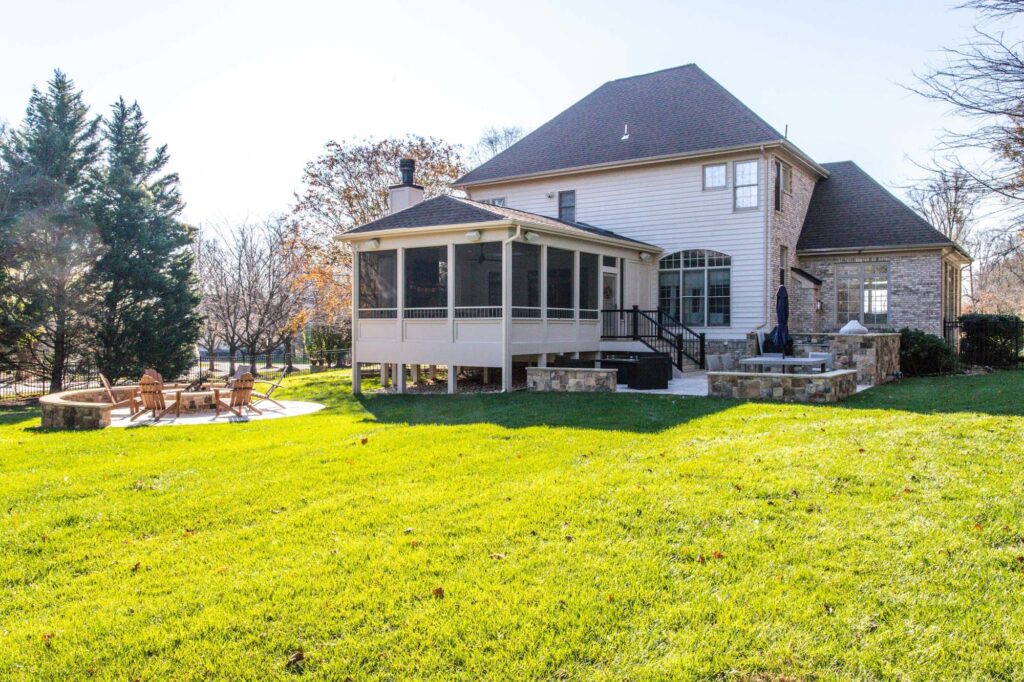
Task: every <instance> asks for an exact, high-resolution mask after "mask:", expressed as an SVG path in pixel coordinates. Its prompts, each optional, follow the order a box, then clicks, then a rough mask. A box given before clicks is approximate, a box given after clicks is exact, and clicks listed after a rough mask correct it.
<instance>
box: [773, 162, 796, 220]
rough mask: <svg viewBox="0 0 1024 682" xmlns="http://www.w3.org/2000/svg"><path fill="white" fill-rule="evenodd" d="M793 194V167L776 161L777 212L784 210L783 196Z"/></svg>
mask: <svg viewBox="0 0 1024 682" xmlns="http://www.w3.org/2000/svg"><path fill="white" fill-rule="evenodd" d="M792 193H793V167H792V166H790V165H789V164H788V163H785V162H784V161H779V160H778V159H776V160H775V210H776V211H781V210H782V195H783V194H792Z"/></svg>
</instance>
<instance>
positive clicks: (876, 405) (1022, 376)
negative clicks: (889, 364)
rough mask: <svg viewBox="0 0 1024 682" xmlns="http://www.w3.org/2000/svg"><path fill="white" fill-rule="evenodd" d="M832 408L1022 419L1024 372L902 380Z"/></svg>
mask: <svg viewBox="0 0 1024 682" xmlns="http://www.w3.org/2000/svg"><path fill="white" fill-rule="evenodd" d="M833 407H836V408H841V409H851V410H899V411H902V412H915V413H919V414H952V413H975V414H988V415H993V416H1014V417H1019V416H1024V371H1019V370H1006V371H1001V372H994V373H992V374H978V375H971V376H965V375H950V376H941V377H921V378H916V379H904V380H903V381H901V382H899V383H890V384H885V385H884V386H877V387H875V388H872V389H869V390H867V391H864V392H862V393H858V394H857V395H855V396H852V397H850V398H848V399H847V400H845V401H844V402H841V403H839V404H837V405H834V406H833Z"/></svg>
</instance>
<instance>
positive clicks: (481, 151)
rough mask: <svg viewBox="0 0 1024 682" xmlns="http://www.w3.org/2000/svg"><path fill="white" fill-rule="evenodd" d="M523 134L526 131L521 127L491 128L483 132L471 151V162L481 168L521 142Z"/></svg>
mask: <svg viewBox="0 0 1024 682" xmlns="http://www.w3.org/2000/svg"><path fill="white" fill-rule="evenodd" d="M523 134H524V131H523V129H522V128H520V127H519V126H505V127H502V128H496V127H494V126H491V127H490V128H488V129H487V130H485V131H484V132H483V134H482V135H481V136H480V139H479V140H478V141H477V143H476V145H475V146H474V147H473V148H472V149H471V150H470V153H469V160H470V162H471V163H472V164H473V165H474V166H479V165H480V164H482V163H484V162H486V161H488V160H490V159H492V158H493V157H495V156H497V155H498V154H500V153H501V152H503V151H505V150H506V149H508V148H509V147H511V146H512V145H514V144H515V143H516V142H518V141H519V140H521V139H522V137H523Z"/></svg>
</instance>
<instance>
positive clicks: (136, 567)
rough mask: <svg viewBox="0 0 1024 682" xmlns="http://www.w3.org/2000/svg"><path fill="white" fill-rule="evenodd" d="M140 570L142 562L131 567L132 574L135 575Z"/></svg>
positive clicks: (137, 562)
mask: <svg viewBox="0 0 1024 682" xmlns="http://www.w3.org/2000/svg"><path fill="white" fill-rule="evenodd" d="M140 568H142V562H141V561H136V562H135V565H134V566H132V573H137V572H138V570H139V569H140Z"/></svg>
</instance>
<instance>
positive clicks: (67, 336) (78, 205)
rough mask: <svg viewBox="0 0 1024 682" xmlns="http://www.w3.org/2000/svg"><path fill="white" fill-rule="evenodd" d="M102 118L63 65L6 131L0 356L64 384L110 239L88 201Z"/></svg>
mask: <svg viewBox="0 0 1024 682" xmlns="http://www.w3.org/2000/svg"><path fill="white" fill-rule="evenodd" d="M99 133H100V120H99V117H92V116H90V115H89V108H88V107H87V106H86V105H85V104H84V103H83V101H82V93H81V92H79V91H76V90H75V87H74V83H73V82H72V81H71V79H70V78H68V77H67V76H66V75H65V74H63V73H61V72H60V71H56V72H55V73H54V76H53V78H52V79H51V80H50V82H49V83H48V86H47V89H46V91H45V92H42V91H40V90H38V89H36V88H33V89H32V96H31V98H30V99H29V105H28V108H27V110H26V112H25V120H24V122H23V123H22V125H21V127H20V128H18V129H17V130H13V131H11V132H9V133H8V134H7V135H6V136H5V137H4V138H3V139H0V158H2V163H0V234H2V248H3V254H4V258H3V260H4V268H5V278H6V280H5V282H4V283H3V290H2V292H0V328H2V329H3V330H4V334H3V336H4V337H5V339H3V341H4V344H3V347H2V348H0V362H3V363H4V364H6V365H8V366H13V367H14V368H15V369H18V370H21V371H27V372H30V373H33V374H36V375H43V376H47V377H49V381H50V390H60V389H61V388H62V387H63V379H64V376H65V373H66V369H67V365H68V363H69V361H70V360H71V359H73V358H75V356H76V354H77V353H78V352H80V351H79V349H80V348H81V343H82V342H83V340H84V339H85V337H86V334H87V330H88V327H89V322H90V319H91V315H92V303H93V301H94V300H95V295H94V289H93V288H92V287H91V286H89V282H88V275H89V272H90V270H91V268H92V265H93V264H94V263H95V260H96V257H97V255H98V253H99V251H100V248H101V245H100V242H99V240H98V235H97V233H96V231H95V228H94V226H93V225H92V223H91V221H90V220H89V219H88V212H87V210H86V205H87V203H88V200H89V197H90V195H91V193H92V192H93V190H94V188H95V173H96V164H97V161H98V159H99V156H100V139H99V138H100V135H99Z"/></svg>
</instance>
